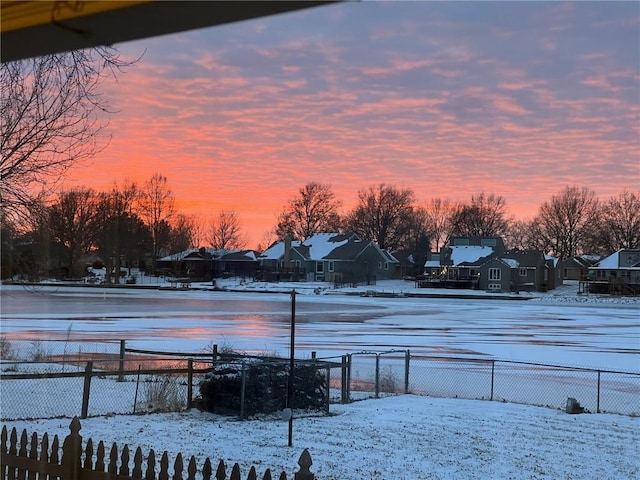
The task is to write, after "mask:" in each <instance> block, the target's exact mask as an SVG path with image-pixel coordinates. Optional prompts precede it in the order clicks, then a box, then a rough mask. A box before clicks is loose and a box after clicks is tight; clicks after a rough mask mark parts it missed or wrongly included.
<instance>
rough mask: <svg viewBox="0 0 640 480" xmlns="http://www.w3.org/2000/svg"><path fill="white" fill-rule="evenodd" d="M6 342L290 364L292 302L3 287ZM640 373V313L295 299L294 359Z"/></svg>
mask: <svg viewBox="0 0 640 480" xmlns="http://www.w3.org/2000/svg"><path fill="white" fill-rule="evenodd" d="M0 292H1V320H2V324H1V326H2V335H3V337H4V338H6V339H9V340H34V339H38V340H53V341H60V342H65V343H67V342H71V343H75V342H92V343H93V342H105V341H107V342H117V341H119V340H121V339H124V340H126V341H127V346H128V347H132V348H153V349H159V350H169V351H201V350H203V349H204V348H206V347H207V346H208V345H211V344H218V345H220V346H222V345H224V346H229V347H231V348H234V349H238V350H247V351H254V352H276V353H278V354H280V355H288V352H289V341H290V324H291V302H290V295H286V294H269V293H264V294H255V293H253V294H252V293H230V292H213V291H164V290H133V289H106V288H73V287H42V288H37V289H25V288H23V287H21V286H3V287H2V290H1V291H0ZM392 348H396V349H410V350H411V352H412V355H420V354H437V355H452V356H472V357H489V358H496V359H508V360H523V361H531V362H541V363H553V364H563V365H572V366H582V367H589V368H600V369H613V370H627V371H636V372H637V371H640V309H639V306H638V304H635V305H634V304H604V303H578V302H556V301H547V300H545V299H533V300H526V301H513V300H489V299H444V298H371V297H359V296H344V295H297V296H296V353H297V356H298V357H301V358H304V357H308V356H310V352H311V351H316V352H317V354H318V356H319V357H327V356H334V355H341V354H344V353H350V352H357V351H361V350H375V351H381V350H388V349H392Z"/></svg>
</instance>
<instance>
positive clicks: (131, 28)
mask: <svg viewBox="0 0 640 480" xmlns="http://www.w3.org/2000/svg"><path fill="white" fill-rule="evenodd" d="M327 3H334V2H333V1H295V0H292V1H158V0H140V1H108V2H106V1H105V2H97V1H72V2H69V1H12V0H3V1H2V3H1V4H0V9H1V10H0V21H1V28H0V33H1V38H0V45H1V53H0V54H1V57H0V58H1V59H2V62H10V61H14V60H20V59H23V58H29V57H36V56H41V55H47V54H51V53H60V52H64V51H70V50H79V49H83V48H89V47H96V46H104V45H113V44H116V43H120V42H126V41H131V40H138V39H141V38H146V37H153V36H157V35H165V34H170V33H176V32H181V31H185V30H193V29H197V28H204V27H210V26H215V25H223V24H227V23H232V22H239V21H242V20H249V19H252V18H258V17H264V16H269V15H276V14H279V13H285V12H291V11H295V10H300V9H305V8H310V7H315V6H318V5H323V4H327Z"/></svg>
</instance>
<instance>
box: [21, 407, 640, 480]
mask: <svg viewBox="0 0 640 480" xmlns="http://www.w3.org/2000/svg"><path fill="white" fill-rule="evenodd" d="M81 424H82V430H81V431H80V434H81V435H83V438H84V439H85V441H86V440H87V439H88V438H92V439H93V441H94V445H96V443H97V441H99V440H102V441H104V442H105V445H106V446H107V447H108V446H110V445H111V443H112V442H116V443H117V445H118V446H119V447H120V448H121V447H122V446H123V445H124V444H128V445H129V446H130V448H131V447H141V448H142V450H143V452H144V453H145V455H146V454H147V453H148V451H149V449H154V451H155V452H156V457H158V456H159V454H160V453H161V452H163V451H165V450H166V451H167V452H168V453H169V458H170V464H172V461H173V459H175V456H176V455H177V453H178V452H181V453H182V454H183V456H186V457H187V458H189V457H191V456H195V458H196V460H197V462H198V465H199V466H201V465H202V463H203V462H204V459H205V458H206V457H210V458H211V460H212V462H214V461H215V463H216V464H217V461H218V460H219V459H223V460H224V461H225V463H227V464H233V463H236V462H237V463H239V464H240V467H241V472H243V475H246V472H248V470H249V468H250V465H255V466H256V468H257V470H258V473H259V475H262V473H263V472H264V470H266V468H270V469H271V470H272V474H274V473H275V474H277V475H279V473H280V471H282V470H284V471H285V472H286V473H287V478H293V473H294V472H295V471H297V460H298V458H299V456H300V453H301V452H302V450H303V449H304V448H308V449H309V452H310V454H311V456H312V459H313V465H312V467H311V471H312V472H313V473H315V474H316V476H317V478H318V480H350V479H353V480H361V479H399V480H402V479H407V480H409V479H419V478H429V479H449V478H455V479H457V480H464V479H478V478H483V479H494V478H495V479H512V480H520V479H522V480H525V479H554V480H555V479H560V478H563V479H590V478H594V479H599V480H606V479H611V480H614V479H615V480H620V479H633V478H638V476H639V475H640V418H633V417H625V416H619V415H609V414H598V415H595V414H581V415H569V414H566V413H564V412H561V411H558V410H551V409H546V408H539V407H530V406H524V405H517V404H507V403H499V402H486V401H472V400H457V399H439V398H430V397H421V396H415V395H402V396H398V397H387V398H382V399H378V400H365V401H360V402H355V403H352V404H349V405H332V407H331V415H329V416H305V417H300V416H298V413H297V412H296V413H294V419H293V447H288V446H287V444H288V422H285V421H282V420H281V419H280V418H279V417H277V416H272V417H263V418H257V419H252V420H247V421H242V422H239V421H235V420H234V419H232V418H227V417H221V416H217V415H213V414H209V413H204V412H200V411H197V410H191V411H187V412H183V413H168V414H147V415H136V416H122V415H115V416H105V417H95V418H87V419H84V420H82V421H81ZM68 425H69V419H52V420H34V421H17V422H12V423H11V426H16V427H17V428H18V430H19V431H21V429H23V428H26V429H27V431H28V433H29V434H31V432H33V431H37V432H39V433H40V432H48V433H49V435H50V438H51V435H54V434H57V435H59V436H60V437H61V438H62V437H64V436H66V435H67V434H68V431H69V430H68ZM243 478H244V477H243ZM274 478H277V477H275V476H274Z"/></svg>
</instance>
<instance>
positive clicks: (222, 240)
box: [209, 210, 246, 250]
mask: <svg viewBox="0 0 640 480" xmlns="http://www.w3.org/2000/svg"><path fill="white" fill-rule="evenodd" d="M209 243H210V244H211V246H212V247H213V248H219V249H221V250H229V249H234V248H242V247H244V245H245V244H246V240H245V239H244V237H243V234H242V228H241V227H240V220H239V218H238V215H237V213H236V212H233V211H226V210H222V211H221V212H220V213H219V214H218V216H217V217H216V218H214V219H213V221H212V222H211V230H210V236H209Z"/></svg>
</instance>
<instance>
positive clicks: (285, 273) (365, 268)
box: [258, 233, 398, 284]
mask: <svg viewBox="0 0 640 480" xmlns="http://www.w3.org/2000/svg"><path fill="white" fill-rule="evenodd" d="M258 260H259V261H260V273H261V277H262V279H263V280H271V281H273V280H276V281H278V280H291V281H301V280H306V281H318V282H333V283H336V284H354V283H367V284H371V283H375V281H376V280H382V279H389V278H396V275H397V273H396V271H397V269H396V265H397V264H398V260H397V259H396V258H395V257H394V256H393V255H391V254H390V253H389V252H387V251H386V250H382V249H381V248H379V247H378V245H377V244H376V243H375V242H371V241H363V240H361V239H360V237H358V236H357V235H356V234H354V233H344V234H343V233H316V234H314V235H312V236H311V237H309V238H307V239H306V240H304V241H293V240H289V239H285V240H284V241H280V242H276V243H274V244H273V245H272V246H271V247H269V248H268V249H267V250H265V251H264V252H263V253H262V255H260V256H259V257H258Z"/></svg>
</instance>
